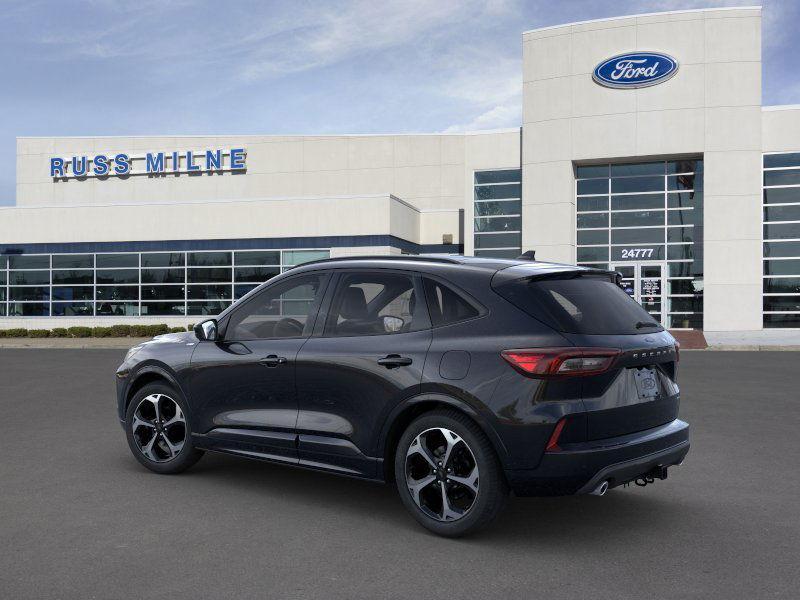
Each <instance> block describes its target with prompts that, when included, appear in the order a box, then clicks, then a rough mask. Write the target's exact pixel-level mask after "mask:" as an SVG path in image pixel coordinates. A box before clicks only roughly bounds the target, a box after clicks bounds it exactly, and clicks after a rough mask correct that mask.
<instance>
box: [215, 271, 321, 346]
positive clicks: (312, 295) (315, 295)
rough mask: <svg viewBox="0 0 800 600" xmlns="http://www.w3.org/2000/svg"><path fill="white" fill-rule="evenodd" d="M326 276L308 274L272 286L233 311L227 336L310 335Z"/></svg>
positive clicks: (276, 336) (282, 336)
mask: <svg viewBox="0 0 800 600" xmlns="http://www.w3.org/2000/svg"><path fill="white" fill-rule="evenodd" d="M326 278H327V276H326V275H323V274H311V275H304V276H301V277H293V278H292V279H289V280H287V281H283V282H281V283H279V284H277V285H273V286H270V287H268V288H267V289H265V290H264V291H263V292H261V293H260V294H258V295H257V296H256V297H255V298H253V299H252V300H249V301H247V303H246V304H245V305H244V306H242V307H241V308H240V309H239V310H237V311H236V312H234V313H233V315H231V320H230V323H229V324H228V328H227V331H226V333H225V338H226V339H229V340H256V339H269V338H285V337H303V336H308V335H310V334H311V328H312V327H313V325H314V317H316V314H317V310H318V309H319V302H320V300H321V298H320V295H321V293H322V290H323V289H324V285H323V284H324V282H325V279H326Z"/></svg>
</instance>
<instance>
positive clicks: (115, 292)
mask: <svg viewBox="0 0 800 600" xmlns="http://www.w3.org/2000/svg"><path fill="white" fill-rule="evenodd" d="M96 297H97V299H98V300H138V299H139V287H138V286H135V285H111V286H105V285H99V286H97V296H96Z"/></svg>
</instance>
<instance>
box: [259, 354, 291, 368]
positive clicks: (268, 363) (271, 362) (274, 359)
mask: <svg viewBox="0 0 800 600" xmlns="http://www.w3.org/2000/svg"><path fill="white" fill-rule="evenodd" d="M258 362H260V363H261V364H262V365H264V366H265V367H277V366H278V365H285V364H286V362H287V361H286V357H285V356H278V355H277V354H270V355H269V356H265V357H264V358H262V359H261V360H260V361H258Z"/></svg>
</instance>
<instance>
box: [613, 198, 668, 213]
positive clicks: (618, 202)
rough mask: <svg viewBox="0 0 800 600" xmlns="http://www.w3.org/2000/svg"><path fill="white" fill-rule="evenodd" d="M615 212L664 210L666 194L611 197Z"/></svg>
mask: <svg viewBox="0 0 800 600" xmlns="http://www.w3.org/2000/svg"><path fill="white" fill-rule="evenodd" d="M611 208H612V209H613V210H633V209H648V208H664V194H632V195H630V196H611Z"/></svg>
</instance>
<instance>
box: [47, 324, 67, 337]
mask: <svg viewBox="0 0 800 600" xmlns="http://www.w3.org/2000/svg"><path fill="white" fill-rule="evenodd" d="M50 337H58V338H63V337H69V333H68V332H67V330H66V329H65V328H64V327H55V328H53V329H51V330H50Z"/></svg>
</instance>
